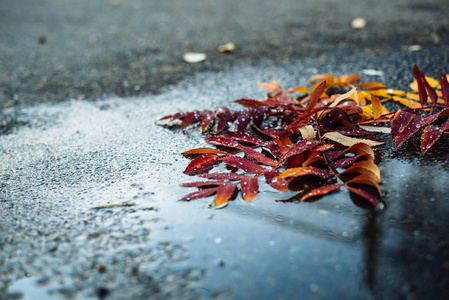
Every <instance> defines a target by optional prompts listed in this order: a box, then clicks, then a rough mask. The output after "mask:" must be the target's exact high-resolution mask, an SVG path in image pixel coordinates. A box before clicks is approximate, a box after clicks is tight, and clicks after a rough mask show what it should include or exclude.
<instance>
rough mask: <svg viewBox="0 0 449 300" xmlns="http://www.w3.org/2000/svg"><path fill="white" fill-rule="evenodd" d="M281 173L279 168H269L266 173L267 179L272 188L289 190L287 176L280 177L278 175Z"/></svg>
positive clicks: (283, 190) (282, 190)
mask: <svg viewBox="0 0 449 300" xmlns="http://www.w3.org/2000/svg"><path fill="white" fill-rule="evenodd" d="M279 174H280V172H279V170H278V169H274V170H269V171H266V172H265V173H264V176H265V180H266V181H267V183H268V184H269V185H271V187H272V188H274V189H276V190H278V191H281V192H286V191H287V190H288V183H287V180H285V178H278V177H277V176H278V175H279Z"/></svg>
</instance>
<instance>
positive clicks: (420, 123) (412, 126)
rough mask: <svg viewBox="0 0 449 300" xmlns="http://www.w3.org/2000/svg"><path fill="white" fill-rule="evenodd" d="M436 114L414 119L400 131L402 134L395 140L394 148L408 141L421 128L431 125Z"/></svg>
mask: <svg viewBox="0 0 449 300" xmlns="http://www.w3.org/2000/svg"><path fill="white" fill-rule="evenodd" d="M437 117H438V114H432V115H420V116H416V117H414V118H413V119H412V120H411V121H410V123H409V124H408V125H407V127H406V128H405V129H404V130H403V131H402V133H401V134H400V135H399V136H398V137H397V138H396V141H395V142H394V146H395V147H396V149H398V148H399V147H400V146H401V145H402V144H403V143H404V142H405V141H406V140H408V139H409V138H410V137H411V136H412V135H413V134H414V133H415V132H417V131H418V130H419V129H421V128H422V127H424V126H426V125H429V124H431V123H432V122H433V121H435V120H436V118H437Z"/></svg>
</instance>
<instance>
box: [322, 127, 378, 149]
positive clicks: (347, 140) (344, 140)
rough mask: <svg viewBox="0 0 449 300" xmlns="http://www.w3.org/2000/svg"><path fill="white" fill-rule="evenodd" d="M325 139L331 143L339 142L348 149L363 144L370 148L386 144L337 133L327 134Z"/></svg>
mask: <svg viewBox="0 0 449 300" xmlns="http://www.w3.org/2000/svg"><path fill="white" fill-rule="evenodd" d="M323 138H326V139H329V140H331V141H334V142H337V143H339V144H342V145H343V146H348V147H350V146H354V145H355V144H359V143H363V144H366V145H368V146H379V145H382V144H384V142H377V141H372V140H368V139H357V138H352V137H349V136H346V135H343V134H341V133H339V132H336V131H333V132H328V133H326V134H325V135H323Z"/></svg>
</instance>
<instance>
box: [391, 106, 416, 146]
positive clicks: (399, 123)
mask: <svg viewBox="0 0 449 300" xmlns="http://www.w3.org/2000/svg"><path fill="white" fill-rule="evenodd" d="M414 117H415V114H413V113H410V112H408V111H405V110H400V111H399V112H398V113H397V114H396V115H395V117H394V119H393V123H392V125H391V138H392V139H393V140H394V139H395V138H396V137H397V136H398V135H400V134H401V133H402V131H404V129H405V128H406V127H407V125H408V124H409V123H410V121H411V120H412V119H413V118H414Z"/></svg>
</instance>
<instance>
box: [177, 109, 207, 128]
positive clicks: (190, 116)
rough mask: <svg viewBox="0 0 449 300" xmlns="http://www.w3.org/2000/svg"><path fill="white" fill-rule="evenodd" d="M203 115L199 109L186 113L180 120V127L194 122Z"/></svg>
mask: <svg viewBox="0 0 449 300" xmlns="http://www.w3.org/2000/svg"><path fill="white" fill-rule="evenodd" d="M203 117H204V113H202V112H199V111H193V112H190V113H188V114H187V115H186V116H185V117H184V118H183V120H182V127H186V126H187V125H189V124H192V123H195V122H197V121H199V120H201V119H202V118H203Z"/></svg>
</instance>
